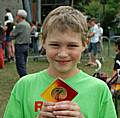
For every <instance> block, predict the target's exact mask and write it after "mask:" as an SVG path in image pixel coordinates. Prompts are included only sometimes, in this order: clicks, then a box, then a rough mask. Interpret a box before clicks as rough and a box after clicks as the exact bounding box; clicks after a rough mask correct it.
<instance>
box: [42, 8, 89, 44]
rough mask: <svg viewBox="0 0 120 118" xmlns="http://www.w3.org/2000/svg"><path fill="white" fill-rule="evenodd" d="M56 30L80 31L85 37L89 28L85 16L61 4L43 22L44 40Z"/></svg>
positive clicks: (62, 31)
mask: <svg viewBox="0 0 120 118" xmlns="http://www.w3.org/2000/svg"><path fill="white" fill-rule="evenodd" d="M55 30H58V31H59V32H61V33H64V32H65V31H67V30H71V31H73V32H77V33H80V34H81V37H83V35H84V34H85V32H86V30H87V22H86V19H85V16H84V15H83V14H82V13H81V12H80V11H78V10H76V9H74V8H72V7H70V6H60V7H58V8H56V9H54V10H53V11H51V12H50V13H49V14H48V16H47V17H46V19H45V20H44V22H43V33H42V39H43V42H44V41H45V40H46V37H47V35H48V33H51V32H52V31H55Z"/></svg>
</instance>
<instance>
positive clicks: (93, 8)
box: [84, 1, 102, 21]
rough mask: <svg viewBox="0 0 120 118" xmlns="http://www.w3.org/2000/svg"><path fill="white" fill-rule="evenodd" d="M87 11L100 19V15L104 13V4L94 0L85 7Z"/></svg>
mask: <svg viewBox="0 0 120 118" xmlns="http://www.w3.org/2000/svg"><path fill="white" fill-rule="evenodd" d="M84 9H85V13H86V14H87V15H89V16H91V17H95V18H97V19H98V21H99V19H100V16H101V14H102V6H101V4H100V3H99V2H98V1H92V2H90V3H89V5H86V6H85V7H84Z"/></svg>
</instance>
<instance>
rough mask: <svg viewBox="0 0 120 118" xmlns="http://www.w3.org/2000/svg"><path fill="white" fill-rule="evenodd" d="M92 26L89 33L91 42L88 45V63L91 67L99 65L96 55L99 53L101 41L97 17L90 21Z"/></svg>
mask: <svg viewBox="0 0 120 118" xmlns="http://www.w3.org/2000/svg"><path fill="white" fill-rule="evenodd" d="M90 24H91V28H90V32H89V34H88V36H87V37H88V38H89V39H90V43H89V45H88V55H89V61H88V64H87V65H90V66H91V67H94V66H97V64H96V56H97V53H98V46H97V44H98V41H99V35H98V25H97V24H96V19H95V18H92V19H91V21H90Z"/></svg>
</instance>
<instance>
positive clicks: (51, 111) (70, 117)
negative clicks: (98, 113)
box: [37, 101, 84, 118]
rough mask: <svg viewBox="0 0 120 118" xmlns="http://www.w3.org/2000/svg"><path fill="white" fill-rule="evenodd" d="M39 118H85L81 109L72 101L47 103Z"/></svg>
mask: <svg viewBox="0 0 120 118" xmlns="http://www.w3.org/2000/svg"><path fill="white" fill-rule="evenodd" d="M37 118H84V116H83V115H82V113H80V107H79V106H78V105H77V104H76V103H74V102H72V101H62V102H56V103H52V102H46V103H44V105H43V108H42V110H41V113H40V115H39V116H38V117H37Z"/></svg>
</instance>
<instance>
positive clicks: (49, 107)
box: [42, 102, 55, 112]
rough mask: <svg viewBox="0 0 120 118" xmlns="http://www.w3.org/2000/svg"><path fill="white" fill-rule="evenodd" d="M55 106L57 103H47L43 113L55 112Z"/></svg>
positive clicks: (44, 105)
mask: <svg viewBox="0 0 120 118" xmlns="http://www.w3.org/2000/svg"><path fill="white" fill-rule="evenodd" d="M54 105H55V103H53V102H45V103H44V104H43V108H42V111H45V112H50V111H53V106H54Z"/></svg>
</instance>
